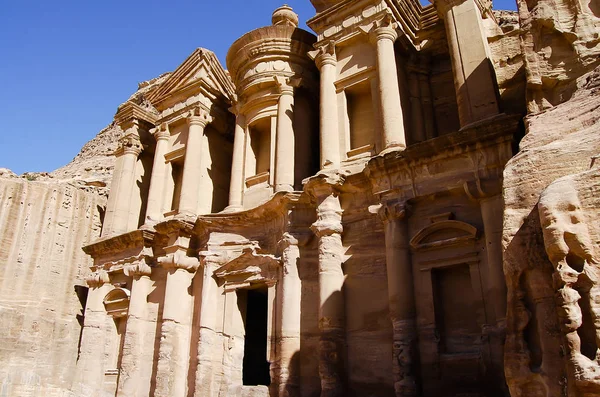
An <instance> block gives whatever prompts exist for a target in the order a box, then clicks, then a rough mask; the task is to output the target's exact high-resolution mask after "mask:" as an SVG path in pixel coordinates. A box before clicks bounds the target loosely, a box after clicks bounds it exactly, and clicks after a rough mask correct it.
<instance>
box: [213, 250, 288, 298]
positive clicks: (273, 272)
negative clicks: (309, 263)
mask: <svg viewBox="0 0 600 397" xmlns="http://www.w3.org/2000/svg"><path fill="white" fill-rule="evenodd" d="M279 267H280V261H279V259H278V258H276V257H274V256H273V255H267V254H259V253H257V252H256V250H255V248H245V249H244V250H243V251H242V253H241V255H239V256H238V257H236V258H235V259H232V260H231V261H229V262H228V263H226V264H225V265H223V266H221V267H220V268H218V269H217V270H215V272H214V275H215V277H217V278H218V279H221V280H222V281H224V282H225V284H226V289H235V288H242V287H247V286H250V285H251V284H256V283H264V282H267V281H275V280H276V279H277V271H278V268H279Z"/></svg>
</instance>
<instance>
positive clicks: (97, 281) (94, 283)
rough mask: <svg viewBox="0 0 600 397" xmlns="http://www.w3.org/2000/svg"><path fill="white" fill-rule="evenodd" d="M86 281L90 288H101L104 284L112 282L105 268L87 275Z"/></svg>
mask: <svg viewBox="0 0 600 397" xmlns="http://www.w3.org/2000/svg"><path fill="white" fill-rule="evenodd" d="M85 282H86V283H87V285H88V286H89V287H90V288H100V287H102V286H103V285H104V284H108V283H110V277H109V276H108V273H107V272H106V271H105V270H98V271H96V272H94V273H92V274H91V275H90V276H88V277H86V279H85Z"/></svg>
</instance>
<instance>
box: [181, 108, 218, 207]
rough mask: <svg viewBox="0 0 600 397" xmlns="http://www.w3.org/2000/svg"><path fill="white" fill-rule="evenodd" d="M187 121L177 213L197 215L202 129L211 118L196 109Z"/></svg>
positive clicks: (201, 110) (205, 112) (204, 112)
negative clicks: (187, 127)
mask: <svg viewBox="0 0 600 397" xmlns="http://www.w3.org/2000/svg"><path fill="white" fill-rule="evenodd" d="M187 121H188V125H189V132H188V138H187V143H186V147H185V161H184V163H183V177H182V181H181V196H180V197H181V198H180V199H179V213H182V214H187V215H198V211H199V208H198V202H199V198H200V179H201V175H202V157H203V156H202V154H203V153H202V146H203V145H202V143H203V138H204V128H205V127H206V126H207V125H208V123H210V121H211V118H210V115H209V114H208V112H207V111H206V110H204V109H201V108H198V109H196V110H194V111H193V112H191V113H190V115H189V117H188V119H187Z"/></svg>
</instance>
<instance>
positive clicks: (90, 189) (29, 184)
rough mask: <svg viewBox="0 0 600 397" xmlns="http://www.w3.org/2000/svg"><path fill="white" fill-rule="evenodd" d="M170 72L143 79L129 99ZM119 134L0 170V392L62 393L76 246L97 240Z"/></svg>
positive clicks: (70, 370)
mask: <svg viewBox="0 0 600 397" xmlns="http://www.w3.org/2000/svg"><path fill="white" fill-rule="evenodd" d="M166 76H167V75H163V76H160V77H159V78H157V79H153V80H150V81H147V82H142V83H140V85H139V88H138V91H136V92H135V93H134V94H133V95H132V97H131V98H130V99H133V100H136V99H137V100H138V101H140V102H143V93H144V92H146V91H147V90H149V89H151V88H152V87H154V86H155V85H156V83H158V82H160V81H162V80H163V79H164V78H165V77H166ZM121 135H122V131H121V130H120V129H119V128H118V127H117V126H116V125H115V124H114V123H112V124H110V125H109V126H107V127H106V128H104V129H103V130H102V131H100V132H99V133H98V135H97V136H96V137H94V138H93V139H92V140H90V141H89V142H88V143H86V144H85V145H84V147H83V148H82V149H81V151H80V153H79V154H77V156H76V157H75V158H74V159H73V161H71V162H70V163H69V164H67V165H66V166H64V167H62V168H59V169H57V170H55V171H54V172H51V173H45V172H44V173H25V174H23V175H22V176H20V177H19V176H17V175H15V174H14V173H13V172H12V171H10V170H8V169H6V168H2V169H0V286H1V287H0V318H1V319H2V325H3V326H2V327H1V329H0V340H2V343H1V344H0V395H2V396H59V395H60V396H63V395H67V393H68V390H70V388H71V383H72V379H73V375H74V373H75V364H76V362H77V357H78V350H79V345H78V342H79V338H80V333H81V327H82V321H83V317H82V314H83V308H84V305H85V299H86V296H87V286H86V283H85V277H86V276H87V275H89V266H90V265H91V264H92V261H91V259H90V258H89V257H88V256H87V255H86V254H85V253H84V252H83V251H82V250H81V247H83V246H84V245H87V244H89V243H90V242H91V241H93V240H96V239H98V237H99V236H100V231H101V227H102V219H101V218H102V216H103V214H104V208H105V206H106V200H107V195H108V191H109V188H110V180H111V177H112V171H113V169H114V163H115V158H114V156H113V153H114V151H115V149H116V148H117V144H118V140H119V138H120V137H121Z"/></svg>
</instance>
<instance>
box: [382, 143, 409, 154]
mask: <svg viewBox="0 0 600 397" xmlns="http://www.w3.org/2000/svg"><path fill="white" fill-rule="evenodd" d="M405 150H406V145H404V144H402V143H398V144H393V145H390V146H388V147H386V148H385V149H383V150H382V151H381V152H379V155H380V156H384V155H386V154H388V153H392V152H403V151H405Z"/></svg>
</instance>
